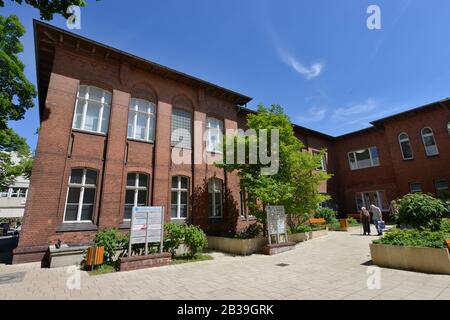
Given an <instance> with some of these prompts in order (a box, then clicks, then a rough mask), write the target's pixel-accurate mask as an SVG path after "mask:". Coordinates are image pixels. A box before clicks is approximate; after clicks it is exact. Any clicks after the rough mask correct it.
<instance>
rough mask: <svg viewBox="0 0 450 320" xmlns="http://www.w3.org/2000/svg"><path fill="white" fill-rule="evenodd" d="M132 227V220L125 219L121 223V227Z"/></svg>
mask: <svg viewBox="0 0 450 320" xmlns="http://www.w3.org/2000/svg"><path fill="white" fill-rule="evenodd" d="M130 228H131V221H130V220H125V221H123V222H122V223H121V224H120V225H119V229H130Z"/></svg>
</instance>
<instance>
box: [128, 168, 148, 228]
mask: <svg viewBox="0 0 450 320" xmlns="http://www.w3.org/2000/svg"><path fill="white" fill-rule="evenodd" d="M147 198H148V175H146V174H144V173H135V172H133V173H128V174H127V187H126V193H125V214H124V217H123V218H124V220H129V219H131V211H132V210H133V207H143V206H146V205H147Z"/></svg>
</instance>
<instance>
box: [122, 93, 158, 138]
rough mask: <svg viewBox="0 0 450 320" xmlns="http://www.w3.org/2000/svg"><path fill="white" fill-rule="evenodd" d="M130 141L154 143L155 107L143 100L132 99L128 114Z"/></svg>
mask: <svg viewBox="0 0 450 320" xmlns="http://www.w3.org/2000/svg"><path fill="white" fill-rule="evenodd" d="M127 136H128V138H130V139H137V140H144V141H154V139H155V105H154V104H153V103H152V102H149V101H147V100H142V99H135V98H133V99H131V100H130V110H129V113H128V132H127Z"/></svg>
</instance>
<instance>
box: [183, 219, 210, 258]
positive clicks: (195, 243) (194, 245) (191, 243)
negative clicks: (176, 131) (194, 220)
mask: <svg viewBox="0 0 450 320" xmlns="http://www.w3.org/2000/svg"><path fill="white" fill-rule="evenodd" d="M184 243H185V244H186V246H188V247H189V249H190V252H189V254H188V255H190V256H191V257H195V256H196V255H197V253H199V252H201V251H202V249H203V248H204V247H206V246H207V245H208V241H207V239H206V235H205V233H204V232H203V230H202V229H200V228H199V227H197V226H193V225H189V226H184Z"/></svg>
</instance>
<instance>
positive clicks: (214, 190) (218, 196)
mask: <svg viewBox="0 0 450 320" xmlns="http://www.w3.org/2000/svg"><path fill="white" fill-rule="evenodd" d="M208 216H209V217H210V218H221V217H222V180H220V179H217V178H212V179H209V181H208Z"/></svg>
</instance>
